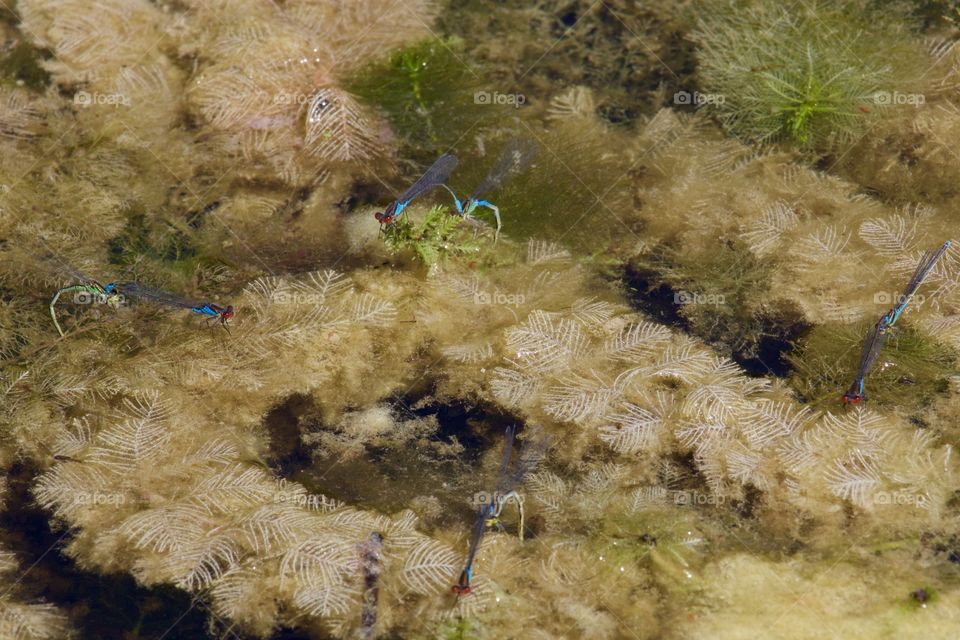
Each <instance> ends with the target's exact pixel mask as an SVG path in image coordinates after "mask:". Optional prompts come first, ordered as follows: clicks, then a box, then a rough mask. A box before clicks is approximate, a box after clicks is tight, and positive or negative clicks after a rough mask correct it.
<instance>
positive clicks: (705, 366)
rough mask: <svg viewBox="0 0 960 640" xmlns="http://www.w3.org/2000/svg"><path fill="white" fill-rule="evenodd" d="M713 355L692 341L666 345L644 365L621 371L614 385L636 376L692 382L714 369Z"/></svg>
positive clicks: (621, 384) (625, 383)
mask: <svg viewBox="0 0 960 640" xmlns="http://www.w3.org/2000/svg"><path fill="white" fill-rule="evenodd" d="M714 363H715V360H714V357H713V355H712V354H711V353H710V352H708V351H707V350H705V349H704V348H703V347H702V346H700V345H697V344H695V343H694V342H692V341H684V342H683V343H681V344H679V345H676V344H671V345H668V346H667V348H666V349H664V350H663V351H662V352H661V353H660V354H659V356H658V357H657V359H656V362H654V363H653V364H651V365H649V366H646V367H635V368H632V369H627V370H626V371H624V372H622V373H621V374H620V375H619V376H618V378H617V380H616V381H615V383H614V384H615V386H618V387H620V386H626V385H627V384H628V383H629V381H630V380H631V379H632V378H634V377H636V376H638V375H639V376H644V377H652V376H659V377H665V378H676V379H678V380H681V381H683V382H685V383H687V384H694V383H696V382H697V381H698V379H699V378H702V377H703V376H705V375H709V374H710V373H711V372H712V371H713V370H714Z"/></svg>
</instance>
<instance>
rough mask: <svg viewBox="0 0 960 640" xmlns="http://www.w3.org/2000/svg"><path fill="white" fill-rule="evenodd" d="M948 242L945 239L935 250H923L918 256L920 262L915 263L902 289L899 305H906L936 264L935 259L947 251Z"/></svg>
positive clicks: (938, 258)
mask: <svg viewBox="0 0 960 640" xmlns="http://www.w3.org/2000/svg"><path fill="white" fill-rule="evenodd" d="M950 244H951V243H950V241H949V240H947V241H946V242H944V243H943V246H942V247H940V248H939V249H937V250H936V251H932V252H931V251H925V252H924V253H923V255H922V256H920V262H919V263H918V264H917V268H916V269H915V270H914V272H913V276H911V277H910V282H908V283H907V286H906V287H905V288H904V290H903V295H902V296H901V298H900V306H906V304H907V302H908V301H909V300H910V298H911V297H912V296H913V294H914V293H916V291H917V289H919V288H920V285H921V284H923V281H924V280H925V279H926V278H927V276H928V275H929V274H930V272H931V271H932V270H933V267H934V266H936V264H937V261H938V260H940V258H941V257H942V256H943V254H944V253H946V252H947V249H949V248H950Z"/></svg>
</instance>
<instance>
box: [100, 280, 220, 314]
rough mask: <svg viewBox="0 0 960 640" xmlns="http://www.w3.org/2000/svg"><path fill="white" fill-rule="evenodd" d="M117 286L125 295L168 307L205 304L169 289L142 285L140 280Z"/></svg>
mask: <svg viewBox="0 0 960 640" xmlns="http://www.w3.org/2000/svg"><path fill="white" fill-rule="evenodd" d="M117 288H118V289H119V290H120V293H122V294H123V295H125V296H129V297H131V298H136V299H137V300H146V301H149V302H154V303H156V304H161V305H165V306H168V307H177V308H180V309H194V308H197V307H202V306H203V305H204V303H202V302H197V301H195V300H188V299H187V298H183V297H181V296H178V295H176V294H174V293H170V292H168V291H162V290H160V289H154V288H153V287H148V286H146V285H142V284H140V283H139V282H123V283H120V284H119V285H117Z"/></svg>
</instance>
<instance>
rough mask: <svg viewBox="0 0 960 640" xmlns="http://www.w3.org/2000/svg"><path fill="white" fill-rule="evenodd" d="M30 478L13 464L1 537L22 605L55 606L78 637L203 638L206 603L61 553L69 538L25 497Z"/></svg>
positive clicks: (29, 470)
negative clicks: (89, 567) (17, 572)
mask: <svg viewBox="0 0 960 640" xmlns="http://www.w3.org/2000/svg"><path fill="white" fill-rule="evenodd" d="M36 473H37V469H36V468H34V467H32V466H30V465H28V464H25V463H18V464H16V465H14V467H13V468H12V469H11V470H10V473H9V475H8V476H7V479H8V492H7V494H6V503H5V506H4V509H3V511H2V512H0V527H2V532H0V535H2V536H3V542H4V544H5V545H6V546H7V548H8V549H10V550H11V551H13V552H14V553H15V554H16V556H17V559H18V560H19V562H20V566H21V567H24V568H25V570H24V572H23V573H22V574H21V577H20V581H19V583H17V584H16V585H8V586H9V587H13V588H15V589H16V590H18V591H19V592H20V594H21V595H22V596H23V597H24V598H25V599H26V600H28V601H41V600H42V601H44V602H48V603H52V604H54V605H56V606H57V607H59V608H60V609H61V610H62V611H63V612H65V613H66V614H67V615H68V616H69V618H70V622H71V624H72V626H73V627H74V628H75V629H76V630H77V632H78V637H80V638H83V639H86V638H96V639H97V640H113V639H116V640H135V639H138V640H147V639H151V638H157V639H159V638H198V639H202V638H207V637H209V636H208V635H207V629H208V622H207V615H206V610H205V608H204V605H202V604H201V603H193V602H192V599H191V597H190V595H189V594H187V593H186V592H184V591H181V590H180V589H177V588H175V587H172V586H170V587H168V586H161V587H153V588H145V587H143V586H140V585H138V584H137V582H136V581H135V580H134V579H133V577H132V576H130V575H128V574H108V575H100V574H97V573H93V572H90V571H85V570H82V569H80V568H78V567H77V565H76V564H75V563H74V561H73V560H72V559H70V558H68V557H67V556H65V555H63V553H62V551H61V550H62V549H63V547H64V545H65V544H66V543H67V542H68V541H69V534H65V533H63V532H60V531H52V530H51V529H50V525H49V522H48V517H49V516H48V514H47V513H45V512H44V511H43V510H42V509H40V508H39V507H38V506H37V505H36V504H35V503H34V502H33V499H32V497H31V495H30V486H31V484H32V483H33V479H34V477H35V475H36ZM214 628H216V625H214ZM214 637H216V636H214ZM241 640H243V638H242V637H241Z"/></svg>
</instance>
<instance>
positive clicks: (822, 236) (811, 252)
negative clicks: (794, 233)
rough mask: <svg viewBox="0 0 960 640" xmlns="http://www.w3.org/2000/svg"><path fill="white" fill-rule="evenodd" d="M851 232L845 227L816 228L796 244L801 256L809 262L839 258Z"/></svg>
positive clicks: (848, 241)
mask: <svg viewBox="0 0 960 640" xmlns="http://www.w3.org/2000/svg"><path fill="white" fill-rule="evenodd" d="M851 235H852V234H851V233H850V232H849V231H847V229H846V228H842V229H840V231H837V229H836V227H833V226H827V227H822V228H818V229H817V230H816V231H814V232H813V233H811V234H809V235H807V236H804V237H803V238H801V239H800V242H799V244H798V249H799V250H800V251H799V252H798V253H799V255H800V256H801V258H803V259H805V260H809V261H810V262H820V261H825V260H830V259H833V258H839V257H841V256H842V255H843V252H844V250H845V249H846V248H847V245H848V244H849V243H850V237H851Z"/></svg>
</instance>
